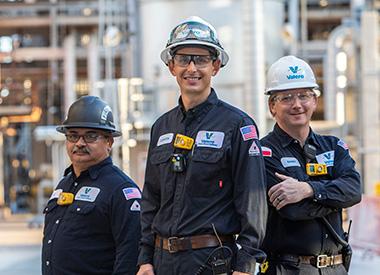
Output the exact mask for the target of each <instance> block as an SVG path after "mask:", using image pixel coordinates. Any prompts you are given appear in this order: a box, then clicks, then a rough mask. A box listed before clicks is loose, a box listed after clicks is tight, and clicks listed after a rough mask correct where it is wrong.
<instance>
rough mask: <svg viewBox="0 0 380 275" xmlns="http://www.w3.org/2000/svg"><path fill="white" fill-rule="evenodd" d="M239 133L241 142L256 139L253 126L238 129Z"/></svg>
mask: <svg viewBox="0 0 380 275" xmlns="http://www.w3.org/2000/svg"><path fill="white" fill-rule="evenodd" d="M240 133H241V135H242V136H243V140H244V141H246V140H250V139H254V138H256V139H257V131H256V127H255V126H253V125H248V126H244V127H241V128H240Z"/></svg>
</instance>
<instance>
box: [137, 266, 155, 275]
mask: <svg viewBox="0 0 380 275" xmlns="http://www.w3.org/2000/svg"><path fill="white" fill-rule="evenodd" d="M136 275H154V271H153V265H151V264H143V265H140V268H139V271H138V272H137V274H136Z"/></svg>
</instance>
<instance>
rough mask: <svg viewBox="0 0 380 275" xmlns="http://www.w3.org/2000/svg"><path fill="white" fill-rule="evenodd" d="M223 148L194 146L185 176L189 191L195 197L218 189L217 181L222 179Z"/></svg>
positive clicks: (210, 193) (206, 194)
mask: <svg viewBox="0 0 380 275" xmlns="http://www.w3.org/2000/svg"><path fill="white" fill-rule="evenodd" d="M224 153H225V152H224V150H223V149H210V148H199V147H198V148H196V149H195V150H194V154H193V156H192V158H191V164H190V167H189V173H188V177H187V188H188V190H189V193H190V194H191V195H193V196H196V197H207V196H211V195H214V194H216V193H218V191H220V187H219V181H220V180H224V178H223V177H224V176H223V168H224V166H225V162H224V163H223V157H224Z"/></svg>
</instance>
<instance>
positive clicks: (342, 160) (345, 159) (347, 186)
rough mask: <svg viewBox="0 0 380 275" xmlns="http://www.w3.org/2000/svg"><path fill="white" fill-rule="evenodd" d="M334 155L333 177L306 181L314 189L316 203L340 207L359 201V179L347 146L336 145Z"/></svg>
mask: <svg viewBox="0 0 380 275" xmlns="http://www.w3.org/2000/svg"><path fill="white" fill-rule="evenodd" d="M335 155H336V158H335V160H334V169H333V179H331V180H320V181H317V180H316V181H308V183H309V184H310V186H311V187H312V188H313V190H314V201H315V202H316V203H318V204H321V205H324V206H329V207H334V208H339V209H341V208H346V207H350V206H353V205H355V204H357V203H359V202H360V200H361V181H360V175H359V173H358V172H357V171H356V169H355V161H354V160H353V159H352V158H351V156H350V154H349V150H348V148H347V149H344V148H342V147H341V146H336V148H335Z"/></svg>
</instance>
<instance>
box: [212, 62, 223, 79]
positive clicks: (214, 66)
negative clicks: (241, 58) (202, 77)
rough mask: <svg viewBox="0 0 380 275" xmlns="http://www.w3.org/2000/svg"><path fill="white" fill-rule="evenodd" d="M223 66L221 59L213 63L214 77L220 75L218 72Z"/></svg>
mask: <svg viewBox="0 0 380 275" xmlns="http://www.w3.org/2000/svg"><path fill="white" fill-rule="evenodd" d="M221 64H222V62H221V61H220V59H217V60H215V61H214V62H212V67H213V71H212V75H213V76H216V75H217V74H218V72H219V70H220V68H221Z"/></svg>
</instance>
